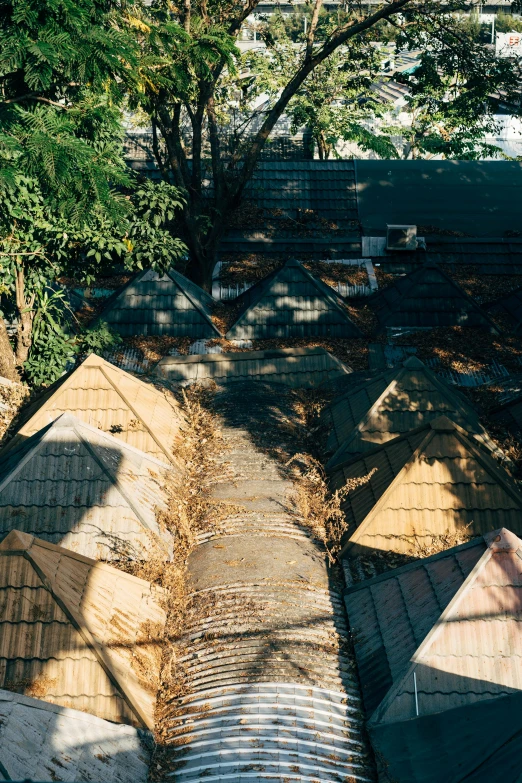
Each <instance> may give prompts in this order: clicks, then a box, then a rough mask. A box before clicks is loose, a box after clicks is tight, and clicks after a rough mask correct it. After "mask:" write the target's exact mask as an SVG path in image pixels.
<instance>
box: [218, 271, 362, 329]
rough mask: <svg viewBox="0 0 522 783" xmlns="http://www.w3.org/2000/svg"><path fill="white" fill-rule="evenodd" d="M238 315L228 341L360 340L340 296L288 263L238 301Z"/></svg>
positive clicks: (317, 279)
mask: <svg viewBox="0 0 522 783" xmlns="http://www.w3.org/2000/svg"><path fill="white" fill-rule="evenodd" d="M237 301H238V303H240V304H241V310H240V314H239V316H238V318H237V320H236V322H235V323H234V325H233V326H232V327H231V329H229V331H228V332H227V335H226V336H227V338H228V339H230V340H233V339H247V340H253V339H257V340H259V339H265V338H268V339H269V338H274V337H317V336H325V337H361V336H362V335H361V332H360V331H359V329H358V327H357V326H356V325H355V324H354V323H353V321H351V320H350V318H349V316H348V312H347V310H345V308H344V303H343V300H342V299H341V297H340V296H339V294H337V292H336V291H334V290H333V288H330V286H328V285H326V284H325V283H323V281H322V280H319V278H316V277H314V276H313V275H311V274H310V272H308V270H307V269H305V268H304V267H303V266H302V265H301V264H300V263H299V261H295V260H289V261H287V262H286V264H285V265H284V266H283V267H281V268H280V269H277V270H275V272H272V274H270V275H268V277H265V278H264V280H261V281H260V282H259V283H257V284H256V285H255V286H253V287H252V288H249V289H248V291H245V293H244V294H241V296H240V297H238V299H237Z"/></svg>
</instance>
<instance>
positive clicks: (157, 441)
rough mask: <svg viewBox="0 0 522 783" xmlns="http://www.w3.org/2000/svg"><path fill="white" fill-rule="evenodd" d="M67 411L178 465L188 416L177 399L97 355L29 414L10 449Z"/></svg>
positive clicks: (36, 402) (36, 403)
mask: <svg viewBox="0 0 522 783" xmlns="http://www.w3.org/2000/svg"><path fill="white" fill-rule="evenodd" d="M67 412H70V413H73V414H74V415H75V416H77V417H78V418H79V419H82V421H85V422H86V423H87V424H91V425H92V426H93V427H97V428H98V429H100V430H103V431H105V432H111V433H112V434H113V435H114V437H115V438H117V439H118V440H122V441H124V442H125V443H128V444H129V445H130V446H134V447H135V448H137V449H139V450H140V451H144V452H145V453H146V454H150V455H151V456H153V457H156V458H157V459H159V460H161V461H165V458H166V459H168V460H171V461H172V460H173V457H172V447H173V444H174V442H175V441H176V439H177V437H178V433H179V427H180V424H181V422H182V415H181V412H180V410H179V407H178V405H177V403H176V401H175V400H174V398H173V397H172V395H169V394H168V393H166V392H163V391H160V390H158V389H156V388H155V387H154V386H153V385H152V384H149V383H144V381H142V380H139V379H138V378H135V377H134V376H133V375H130V374H129V373H127V372H125V371H124V370H120V369H119V368H118V367H115V366H114V365H113V364H110V363H109V362H106V361H105V360H104V359H102V358H101V357H100V356H96V354H94V353H91V354H90V355H89V356H88V357H87V358H86V359H85V361H84V362H83V363H82V364H80V366H79V367H77V368H76V369H75V370H72V371H71V372H70V373H68V374H67V375H64V376H63V377H62V378H59V380H58V381H57V382H56V383H55V384H53V385H52V386H51V387H50V388H49V389H47V391H46V392H45V393H44V394H43V395H42V396H40V397H38V398H37V399H35V400H34V402H33V403H32V404H31V405H29V406H28V407H27V408H26V409H25V410H24V412H23V414H22V418H21V421H20V425H19V429H18V431H17V432H16V434H15V436H14V437H13V438H12V439H11V440H10V441H9V443H8V444H7V446H6V447H5V450H10V449H12V448H15V447H18V446H19V445H20V443H21V442H22V441H23V440H24V439H25V438H27V437H29V436H30V435H33V434H34V433H35V432H38V431H39V430H41V429H42V428H43V427H45V426H46V425H47V424H50V422H52V421H54V419H56V418H57V417H58V416H60V415H61V414H62V413H67Z"/></svg>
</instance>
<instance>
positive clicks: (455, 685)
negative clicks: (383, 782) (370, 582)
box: [347, 529, 522, 783]
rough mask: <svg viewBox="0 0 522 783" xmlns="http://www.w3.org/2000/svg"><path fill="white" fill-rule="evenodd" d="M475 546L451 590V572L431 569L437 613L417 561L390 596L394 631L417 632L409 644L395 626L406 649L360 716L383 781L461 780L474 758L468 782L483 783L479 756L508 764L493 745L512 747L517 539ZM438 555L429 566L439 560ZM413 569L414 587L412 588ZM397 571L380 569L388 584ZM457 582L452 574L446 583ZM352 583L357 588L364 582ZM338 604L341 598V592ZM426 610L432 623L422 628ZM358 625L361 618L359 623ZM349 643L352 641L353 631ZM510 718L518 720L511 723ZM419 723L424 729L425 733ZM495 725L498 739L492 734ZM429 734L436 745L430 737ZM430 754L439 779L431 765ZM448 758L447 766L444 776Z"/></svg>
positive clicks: (503, 537)
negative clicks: (438, 591) (441, 591)
mask: <svg viewBox="0 0 522 783" xmlns="http://www.w3.org/2000/svg"><path fill="white" fill-rule="evenodd" d="M485 543H486V544H487V548H485V551H484V550H483V553H482V556H481V557H477V556H476V557H475V564H474V565H473V558H472V560H471V562H470V563H469V564H468V568H467V569H466V570H467V571H468V572H467V574H466V573H465V572H464V573H463V575H462V576H463V577H465V579H464V581H463V582H462V584H461V585H460V587H459V588H458V589H457V590H456V591H455V590H454V588H455V586H456V584H455V574H454V572H450V574H449V575H447V576H446V577H445V575H444V573H443V572H442V573H440V574H439V576H440V577H441V578H442V582H443V584H445V585H448V584H452V586H451V589H450V590H449V591H448V592H447V594H446V595H445V596H444V599H443V600H442V601H440V599H439V601H440V610H437V607H434V609H433V612H431V611H430V609H429V600H430V599H431V598H432V596H433V591H432V590H431V589H430V588H429V587H428V588H426V586H422V582H424V584H425V582H426V576H427V575H426V574H425V573H423V571H424V568H425V564H424V563H420V564H418V566H417V568H415V569H410V570H409V571H408V572H407V573H408V574H409V580H410V585H409V589H408V591H407V592H406V594H405V596H404V603H403V605H402V607H400V606H399V604H398V603H397V600H395V602H392V605H393V606H395V607H396V609H397V618H396V623H397V626H398V625H401V627H402V628H403V630H404V629H406V628H407V626H408V624H411V626H412V628H413V631H415V630H418V635H419V637H421V638H420V639H418V638H416V639H415V642H414V643H413V642H411V643H410V641H409V639H410V636H411V630H410V633H408V632H406V631H405V634H406V635H405V638H406V646H407V647H408V651H406V650H404V655H403V658H402V660H401V661H400V666H399V667H398V669H397V673H396V675H394V676H393V685H392V686H391V688H390V689H389V690H388V692H387V694H386V696H385V697H384V699H383V700H382V702H381V703H380V705H379V706H378V707H377V709H376V710H375V712H374V713H373V715H372V717H371V719H370V722H369V726H370V731H371V736H372V740H373V743H374V747H375V748H376V750H377V751H378V753H379V754H381V758H382V761H383V763H384V766H388V769H389V774H390V777H391V778H393V777H394V774H395V775H396V774H397V772H398V771H399V777H400V779H401V780H405V781H428V780H430V781H435V780H440V774H441V773H444V779H445V780H448V779H449V780H454V781H457V780H465V779H467V776H468V775H469V774H471V773H476V772H477V768H480V765H481V763H482V766H483V774H482V775H479V776H478V777H477V775H475V778H472V779H475V780H479V781H484V783H486V781H487V780H488V778H487V777H484V774H485V773H486V772H487V764H486V762H489V761H491V759H492V757H493V758H494V756H495V754H497V759H498V760H499V764H501V765H504V764H506V765H510V764H511V762H510V754H508V755H507V756H506V755H504V756H503V757H502V752H501V751H502V749H503V748H505V747H506V745H509V743H510V741H511V740H515V744H517V735H519V734H520V729H521V721H520V717H519V716H520V702H521V698H522V677H521V668H522V667H521V658H522V635H521V634H520V622H521V621H522V567H521V564H522V541H520V539H519V538H517V536H515V535H514V534H513V533H511V532H510V531H507V530H505V529H503V530H497V531H495V532H494V533H492V534H491V533H490V534H489V535H487V536H486V537H485ZM471 550H472V548H468V549H467V550H465V551H467V552H468V553H469V552H471ZM455 553H457V556H459V555H461V554H462V550H461V552H460V553H459V552H458V550H453V554H455ZM448 554H449V553H445V556H443V557H442V558H440V559H439V560H438V561H435V562H439V563H442V562H443V561H444V560H445V559H446V560H447V557H448ZM478 554H479V550H477V553H476V555H478ZM432 563H433V560H432ZM472 565H473V567H472V568H471V570H469V566H472ZM459 567H460V563H459ZM416 575H418V576H419V578H420V583H419V584H414V583H415V576H416ZM404 577H405V572H404V570H402V573H401V574H399V579H398V580H397V576H396V575H395V574H393V575H390V579H392V580H395V585H396V586H397V587H399V586H400V583H401V582H404ZM459 579H460V577H459V576H458V574H457V580H456V581H457V582H458V580H459ZM388 581H389V580H388ZM380 584H381V585H382V581H380ZM390 587H391V585H390ZM362 589H363V590H364V591H365V592H367V589H368V587H367V586H366V587H363V588H362ZM352 594H353V593H352ZM355 595H356V593H355ZM423 598H426V599H428V607H427V608H426V610H424V609H423V607H422V601H423ZM347 600H348V602H349V601H350V593H348V594H347ZM437 611H439V614H438V615H437ZM410 612H412V613H413V616H414V617H416V616H419V619H420V622H421V624H422V625H416V624H415V622H414V621H412V620H411V617H410ZM430 614H431V617H430V619H431V620H432V624H431V627H428V622H427V620H428V616H429V615H430ZM401 618H402V619H401ZM363 624H364V625H365V626H366V625H367V624H371V621H370V622H369V623H368V622H367V621H366V620H363ZM403 638H404V637H402V636H401V635H400V634H397V636H396V640H395V641H394V642H393V643H392V644H391V646H390V648H389V649H390V651H391V652H392V654H395V653H394V650H395V649H396V647H397V646H398V647H399V648H400V647H401V645H402V639H403ZM388 643H391V640H390V637H388ZM355 644H356V646H359V642H358V641H357V637H356V641H355ZM413 647H414V649H413ZM412 649H413V651H412ZM359 654H361V649H360V647H359ZM515 704H518V710H516V712H515V709H514V707H515ZM515 715H517V716H518V717H516V718H515V719H513V718H514V716H515ZM457 716H458V719H457ZM429 719H431V720H429ZM479 720H480V722H481V723H482V725H483V726H484V728H483V729H481V728H480V723H478V721H479ZM416 724H417V725H416ZM428 726H429V727H430V728H431V732H430V733H428V732H427V731H426V728H427V727H428ZM448 727H449V728H450V729H451V730H450V731H448ZM471 728H474V729H475V731H476V746H475V748H474V749H473V748H472V749H471V753H470V747H469V739H470V736H469V735H470V729H471ZM499 728H500V729H501V731H502V732H503V735H504V736H503V737H499ZM488 736H489V742H486V737H488ZM394 737H395V743H393V738H394ZM434 737H436V738H437V742H433V738H434ZM463 739H465V742H463V741H462V740H463ZM466 745H467V747H466ZM408 749H409V750H410V753H409V755H408V756H407V757H406V758H407V760H406V762H405V760H404V755H405V751H407V750H408ZM401 757H402V758H401ZM437 759H439V760H440V761H439V766H436V769H437V773H438V775H439V777H436V776H435V775H434V769H433V766H434V764H435V765H436V763H437V762H436V760H437ZM450 759H451V760H452V761H453V768H451V767H450V770H451V772H450V774H449V775H448V774H447V772H448V770H446V767H447V765H448V761H449V760H450ZM456 759H458V764H456V763H455V760H456ZM511 759H512V756H511ZM484 765H485V766H484ZM490 766H491V765H490ZM401 769H402V770H403V773H402V774H401V772H400V770H401ZM497 772H498V774H496V775H495V777H494V778H493V779H495V780H504V779H507V778H505V777H504V776H503V773H502V766H500V767H499V768H498V770H497ZM456 773H457V774H456ZM489 779H491V778H489ZM511 779H513V778H511Z"/></svg>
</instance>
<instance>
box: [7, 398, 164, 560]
mask: <svg viewBox="0 0 522 783" xmlns="http://www.w3.org/2000/svg"><path fill="white" fill-rule="evenodd" d="M171 468H172V465H170V464H167V463H165V462H160V461H159V460H157V459H155V458H154V457H151V456H149V455H148V454H144V453H143V452H141V451H138V450H137V449H135V448H133V447H132V446H129V445H128V444H126V443H124V442H122V441H121V440H117V439H116V438H115V437H114V436H113V435H110V434H108V433H106V432H101V430H98V429H96V428H95V427H91V426H89V425H88V424H85V423H84V422H83V421H81V420H80V419H78V418H76V417H75V416H73V415H72V414H70V413H63V414H62V415H61V416H59V417H58V418H57V419H56V420H55V421H54V422H53V423H52V424H50V425H49V426H47V427H45V428H44V429H43V430H40V432H37V433H36V434H35V435H31V437H30V438H27V439H26V440H25V442H23V443H22V444H21V445H20V446H19V448H17V449H14V450H10V451H8V452H7V454H6V455H5V456H4V457H3V459H2V458H1V456H0V540H1V539H2V538H3V536H4V535H5V534H7V533H8V532H9V531H10V530H12V528H13V526H14V525H16V527H17V528H18V529H19V530H21V531H23V532H24V533H30V534H32V535H35V536H38V537H40V538H43V539H45V540H46V541H50V542H51V543H53V544H60V546H64V547H66V548H67V549H71V550H73V551H75V552H78V553H79V554H81V555H85V556H86V557H93V558H95V559H96V560H98V559H101V560H110V559H114V558H119V557H121V555H122V554H123V556H124V557H125V558H130V559H133V560H134V559H142V558H144V557H147V553H148V552H149V551H150V548H151V546H153V545H154V542H157V544H159V543H160V542H159V541H158V539H159V538H161V539H162V541H163V543H164V546H163V547H162V548H163V549H164V550H165V555H167V554H168V552H169V551H171V550H172V543H173V540H172V536H171V535H170V534H169V533H168V532H166V531H164V530H160V528H159V526H158V523H157V521H156V509H157V507H161V505H162V503H163V502H164V497H163V493H162V484H163V482H164V480H165V477H166V474H167V473H168V472H169V470H170V469H171Z"/></svg>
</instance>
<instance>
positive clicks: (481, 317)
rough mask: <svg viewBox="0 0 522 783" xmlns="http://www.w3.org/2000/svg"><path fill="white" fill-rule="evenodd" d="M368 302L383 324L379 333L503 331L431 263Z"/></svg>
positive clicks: (382, 290)
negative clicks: (438, 329)
mask: <svg viewBox="0 0 522 783" xmlns="http://www.w3.org/2000/svg"><path fill="white" fill-rule="evenodd" d="M368 302H369V303H370V305H371V306H372V308H373V309H374V311H375V314H376V316H377V319H378V321H379V326H378V331H382V330H383V329H386V328H387V327H410V328H415V327H418V328H436V327H441V326H470V327H480V328H485V329H488V330H490V331H492V332H496V333H499V332H500V329H499V328H498V327H497V326H496V325H495V324H494V322H493V321H492V320H491V319H490V318H489V316H488V315H487V314H486V313H485V312H484V311H483V310H482V309H481V308H480V307H479V305H478V304H477V303H476V302H475V301H474V300H473V299H472V298H471V297H470V296H468V295H467V294H466V292H465V291H464V290H463V289H462V288H461V287H460V286H459V285H458V284H457V283H456V282H455V281H454V280H452V279H451V278H450V277H449V276H448V275H447V274H446V273H445V272H443V271H442V269H440V268H439V267H438V266H437V265H436V264H435V263H433V262H431V261H430V262H427V263H425V264H423V265H422V266H421V267H419V268H418V269H416V270H415V271H413V272H410V273H409V274H407V275H405V276H404V277H399V278H398V279H397V280H395V281H394V282H393V283H392V284H391V285H390V286H389V287H388V288H384V289H381V290H380V291H378V292H377V293H376V294H374V295H373V296H371V297H369V298H368Z"/></svg>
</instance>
